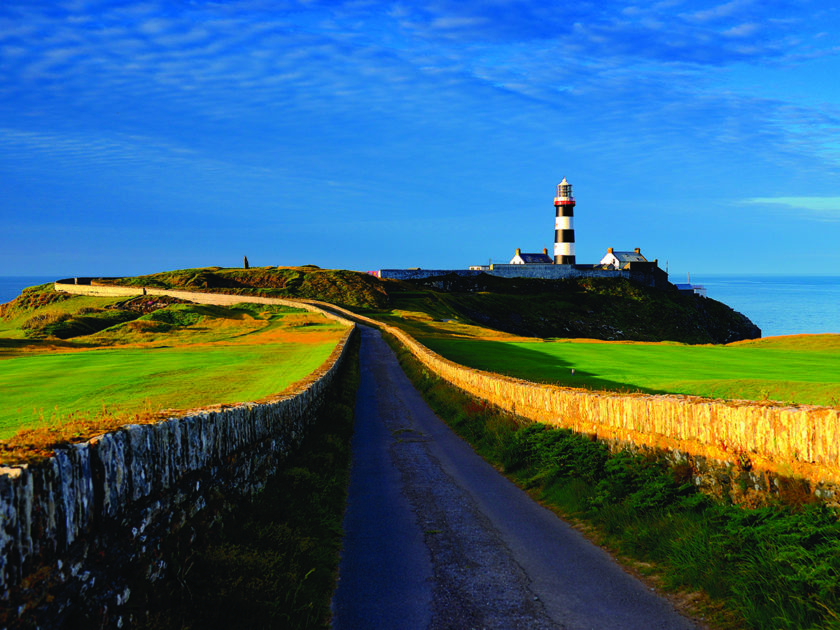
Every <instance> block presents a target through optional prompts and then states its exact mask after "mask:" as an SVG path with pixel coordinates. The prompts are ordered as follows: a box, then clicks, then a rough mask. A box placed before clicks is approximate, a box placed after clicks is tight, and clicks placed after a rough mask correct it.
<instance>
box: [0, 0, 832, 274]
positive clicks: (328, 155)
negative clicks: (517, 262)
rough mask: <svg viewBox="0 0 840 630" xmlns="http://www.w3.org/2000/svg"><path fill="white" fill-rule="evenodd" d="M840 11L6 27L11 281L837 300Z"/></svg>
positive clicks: (506, 5) (554, 9)
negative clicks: (646, 274) (734, 281)
mask: <svg viewBox="0 0 840 630" xmlns="http://www.w3.org/2000/svg"><path fill="white" fill-rule="evenodd" d="M833 4H834V3H828V2H824V1H822V0H820V1H816V0H814V1H811V0H797V1H795V2H793V1H790V2H789V1H780V0H731V1H729V2H721V1H719V0H717V1H689V0H663V1H661V2H645V3H641V2H640V3H633V2H621V1H616V0H593V1H592V2H586V1H580V2H545V0H495V1H487V2H470V1H468V0H467V1H463V0H451V1H450V0H439V1H436V2H427V3H422V2H403V3H401V2H389V3H384V2H368V1H365V0H355V1H348V2H340V1H329V2H327V1H318V0H312V1H300V2H293V1H290V2H283V1H262V0H252V1H251V0H244V1H241V2H198V1H195V2H192V1H177V0H169V1H167V2H146V1H143V2H104V1H94V0H67V1H60V0H59V1H51V2H33V1H31V0H28V1H25V2H18V1H16V0H3V2H2V4H0V213H2V214H0V218H1V219H2V222H1V223H0V225H2V232H0V236H2V247H0V275H40V274H58V275H88V274H97V275H122V274H139V273H149V272H154V271H159V270H165V269H173V268H181V267H194V266H209V265H220V266H238V265H240V264H241V262H242V257H243V256H244V255H247V256H248V258H249V260H250V262H251V264H252V265H295V264H317V265H320V266H322V267H341V268H348V269H359V270H368V269H377V268H383V267H424V268H463V267H466V266H468V265H470V264H476V263H483V262H486V261H487V260H488V259H492V260H493V261H495V262H506V261H507V260H509V259H510V257H511V256H512V255H513V253H514V249H515V248H516V247H521V248H522V249H523V251H539V250H541V249H542V248H543V247H548V248H549V250H550V249H551V248H552V244H553V227H554V208H553V197H554V190H555V186H556V184H557V183H558V182H559V181H560V180H561V179H562V178H563V177H564V176H565V177H567V178H568V179H569V181H570V182H571V183H572V184H573V185H574V194H575V197H576V199H577V208H576V211H575V228H576V240H577V257H578V262H597V261H598V260H600V258H601V257H602V256H603V254H604V253H605V251H606V249H607V247H615V248H616V249H632V248H634V247H640V248H642V252H643V253H644V254H646V255H647V256H648V257H649V258H658V259H659V261H660V265H661V266H662V267H665V266H666V264H667V266H668V268H669V271H670V272H671V273H672V278H673V279H674V280H675V281H679V280H682V279H683V278H684V276H685V273H686V272H691V273H692V277H693V278H694V277H701V278H702V274H704V273H708V274H713V273H819V274H827V273H835V274H836V273H838V265H837V263H836V258H837V255H836V252H835V250H836V248H837V243H838V242H840V8H833V7H832V6H831V5H833Z"/></svg>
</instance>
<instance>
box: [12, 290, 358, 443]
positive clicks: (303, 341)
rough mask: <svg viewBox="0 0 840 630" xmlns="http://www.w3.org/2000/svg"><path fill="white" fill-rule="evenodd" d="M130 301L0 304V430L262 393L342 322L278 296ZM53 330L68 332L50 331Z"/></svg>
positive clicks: (323, 347)
mask: <svg viewBox="0 0 840 630" xmlns="http://www.w3.org/2000/svg"><path fill="white" fill-rule="evenodd" d="M33 295H35V296H36V297H37V298H38V300H40V301H41V302H48V299H50V298H43V296H42V295H41V294H38V295H36V294H35V293H33ZM45 295H47V296H49V295H50V294H49V293H46V294H45ZM34 301H35V298H33V299H32V300H30V302H34ZM141 306H142V305H141ZM132 308H134V309H137V308H138V304H137V301H136V300H135V301H134V303H133V304H127V303H126V302H125V300H122V301H120V300H117V299H113V298H90V297H72V298H69V299H64V300H62V301H58V302H48V303H47V304H46V305H42V306H39V305H37V304H36V305H34V306H33V305H32V304H20V305H17V306H16V308H15V309H7V312H6V313H4V318H3V320H2V321H0V392H2V398H0V439H7V438H9V437H10V436H12V435H13V434H14V433H15V432H17V431H18V430H19V429H21V428H24V427H29V428H31V427H35V426H39V425H40V426H43V425H45V424H53V423H60V422H63V421H65V420H66V419H67V418H68V416H69V415H70V414H79V413H81V414H89V415H96V414H98V413H100V412H101V411H102V410H103V409H107V410H108V411H109V412H110V413H111V414H120V415H124V414H131V413H135V412H138V411H142V410H149V411H157V410H159V409H189V408H194V407H199V406H207V405H213V404H219V403H235V402H243V401H250V400H257V399H260V398H265V397H267V396H270V395H272V394H276V393H279V392H282V391H283V390H285V389H286V388H288V387H289V386H290V385H291V384H293V383H295V382H297V381H299V380H301V379H303V378H305V377H306V376H308V375H309V374H310V373H312V372H313V371H314V370H316V369H317V368H318V367H319V366H320V365H321V364H322V363H323V362H324V361H325V360H326V359H327V358H328V357H329V355H330V353H331V352H332V350H333V349H334V348H335V344H336V342H337V341H338V339H339V338H340V337H341V335H342V334H343V333H344V330H345V329H344V328H343V327H342V326H340V325H338V324H336V323H334V322H332V321H330V320H327V319H326V318H324V317H323V316H320V315H315V314H311V313H307V312H305V311H300V310H297V309H290V308H284V307H274V306H271V307H267V306H263V305H259V306H257V305H240V306H238V307H231V308H222V307H213V306H200V305H194V304H163V305H158V304H155V305H153V306H152V307H151V312H145V311H137V310H134V311H132V310H131V309H132ZM141 313H142V314H141ZM55 314H60V315H61V318H59V319H60V321H56V317H54V315H55ZM125 320H128V321H125ZM33 321H35V322H37V326H35V325H34V324H32V322H33ZM27 322H29V323H28V324H27ZM112 323H113V325H110V326H108V327H107V328H104V329H99V328H101V326H103V325H108V324H112ZM91 330H96V332H93V333H91V332H90V331H91ZM56 331H58V332H60V333H61V334H68V335H73V336H72V337H69V338H66V339H61V338H56V337H55V336H54V332H56ZM47 333H51V334H47Z"/></svg>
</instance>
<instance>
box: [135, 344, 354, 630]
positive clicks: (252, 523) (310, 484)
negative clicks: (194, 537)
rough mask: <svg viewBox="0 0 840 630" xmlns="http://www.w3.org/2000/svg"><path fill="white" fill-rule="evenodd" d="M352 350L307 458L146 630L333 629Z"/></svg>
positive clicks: (230, 530)
mask: <svg viewBox="0 0 840 630" xmlns="http://www.w3.org/2000/svg"><path fill="white" fill-rule="evenodd" d="M350 343H351V347H350V348H348V351H349V352H351V354H350V355H349V357H348V360H347V361H345V363H344V365H343V367H342V368H341V370H342V372H341V373H340V375H339V378H338V381H337V384H336V387H334V389H333V390H332V394H331V396H330V398H329V400H328V401H327V402H326V404H325V405H324V407H323V408H322V410H321V412H320V414H319V418H318V421H317V423H316V424H315V425H314V426H313V428H312V430H311V431H310V432H309V435H308V436H307V438H306V439H305V440H304V443H303V444H302V446H301V448H300V449H299V450H298V451H297V452H296V453H295V454H294V455H292V456H291V457H290V458H289V460H288V461H287V463H286V465H285V466H284V467H283V469H282V470H280V471H278V474H277V476H276V477H275V478H274V479H273V480H271V482H270V483H269V484H268V485H267V486H266V488H265V489H264V490H263V491H262V492H261V493H260V494H259V495H258V497H257V498H256V499H255V500H254V501H253V502H251V503H250V504H248V505H245V506H243V507H242V508H241V509H238V510H237V511H236V512H235V513H234V514H233V515H231V516H230V517H229V518H228V519H227V520H226V522H225V523H224V527H223V531H222V532H221V534H220V535H219V536H217V537H216V539H215V540H214V541H212V542H211V543H210V544H209V546H207V547H206V548H204V549H201V550H199V551H197V552H196V553H195V555H194V556H193V557H192V558H191V559H190V562H189V565H188V567H187V568H186V569H185V570H184V572H183V577H182V581H181V582H180V588H177V589H174V590H173V592H171V593H170V594H168V596H167V599H166V601H164V602H162V603H161V605H160V606H157V607H156V608H155V612H154V614H153V615H152V616H151V618H150V619H149V620H148V621H147V623H146V624H145V625H144V626H143V627H144V628H146V629H147V630H173V629H176V628H177V629H179V630H189V629H192V628H201V629H205V628H209V629H214V628H220V629H224V630H228V629H229V628H289V629H303V628H327V627H329V619H330V599H331V597H332V593H333V590H334V589H335V580H336V576H337V571H338V560H339V550H340V547H341V537H342V529H341V521H342V518H343V514H344V507H345V502H346V497H347V485H348V483H349V472H350V455H351V450H350V449H351V444H350V442H351V436H352V432H353V409H354V406H355V397H356V390H357V388H358V382H359V367H358V349H359V336H358V335H354V336H353V338H352V340H351V342H350Z"/></svg>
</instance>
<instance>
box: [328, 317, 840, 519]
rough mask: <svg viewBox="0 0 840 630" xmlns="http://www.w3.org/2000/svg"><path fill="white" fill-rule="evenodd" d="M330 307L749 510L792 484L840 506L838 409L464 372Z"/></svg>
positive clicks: (471, 386)
mask: <svg viewBox="0 0 840 630" xmlns="http://www.w3.org/2000/svg"><path fill="white" fill-rule="evenodd" d="M331 308H333V309H334V310H336V312H338V313H341V314H343V315H344V316H345V317H348V318H355V319H356V320H357V321H360V322H362V323H366V324H369V325H373V326H377V327H379V328H381V329H383V330H385V331H386V332H388V333H390V334H392V335H393V336H394V337H396V338H397V339H398V340H399V341H400V343H401V344H403V346H405V347H406V348H407V349H408V350H409V351H410V352H411V353H412V354H413V355H414V356H415V357H416V358H417V359H418V360H419V361H420V362H421V363H422V364H423V365H425V366H426V367H427V368H428V369H429V370H430V371H431V372H433V373H435V374H436V375H438V376H440V377H441V378H443V379H444V380H446V381H447V382H449V383H451V384H452V385H454V386H455V387H458V388H459V389H461V390H463V391H465V392H467V393H468V394H471V395H472V396H475V397H476V398H480V399H482V400H486V401H487V402H489V403H491V404H493V405H495V406H497V407H499V408H500V409H503V410H505V411H508V412H511V413H515V414H517V415H519V416H522V417H524V418H527V419H529V420H533V421H535V422H543V423H546V424H550V425H554V426H558V427H563V428H567V429H571V430H573V431H576V432H579V433H584V434H587V435H592V436H594V437H595V438H597V439H599V440H603V441H605V442H609V443H612V444H619V445H632V446H634V447H637V448H641V449H655V450H659V451H665V452H667V453H668V454H670V456H671V457H672V459H674V460H676V461H681V462H688V463H689V464H690V465H691V466H692V467H693V468H694V469H695V473H696V482H697V483H698V484H700V485H705V486H707V487H708V488H709V489H710V490H711V491H713V492H715V493H718V494H721V493H727V494H729V495H730V496H733V495H740V496H733V498H735V499H737V500H742V501H743V502H745V503H750V502H751V501H752V500H753V499H755V497H753V496H752V495H755V494H758V495H760V494H765V493H768V492H769V493H775V492H779V491H780V489H781V490H783V489H784V488H783V487H784V486H785V484H789V482H790V480H791V479H794V480H801V481H802V482H804V483H805V484H806V486H807V489H808V491H811V492H815V493H816V494H817V495H818V496H820V497H822V498H823V499H825V500H827V501H828V502H830V503H838V502H840V501H838V500H839V499H840V487H838V486H840V409H837V408H830V407H818V406H810V405H798V406H788V405H782V404H778V403H762V402H754V401H743V400H742V401H738V400H711V399H707V398H700V397H697V396H680V395H644V394H618V393H611V392H598V391H589V390H583V389H572V388H567V387H558V386H552V385H545V384H538V383H531V382H528V381H522V380H518V379H514V378H510V377H506V376H501V375H498V374H492V373H489V372H482V371H481V370H475V369H472V368H468V367H464V366H462V365H459V364H457V363H454V362H452V361H449V360H447V359H445V358H443V357H441V356H440V355H438V354H436V353H434V352H432V351H431V350H429V349H428V348H426V347H425V346H424V345H422V344H421V343H419V342H418V341H417V340H416V339H414V338H413V337H411V336H410V335H408V334H407V333H405V332H403V331H402V330H400V329H398V328H395V327H393V326H386V325H383V324H381V323H380V322H376V321H374V320H371V319H368V318H363V317H360V316H356V315H354V314H353V313H350V312H349V311H346V310H342V309H338V308H336V307H331ZM756 501H757V499H756Z"/></svg>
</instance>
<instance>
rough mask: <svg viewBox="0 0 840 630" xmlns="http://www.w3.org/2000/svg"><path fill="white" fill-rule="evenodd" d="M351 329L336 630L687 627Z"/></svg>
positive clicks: (384, 350)
mask: <svg viewBox="0 0 840 630" xmlns="http://www.w3.org/2000/svg"><path fill="white" fill-rule="evenodd" d="M360 329H361V332H362V348H361V371H362V377H361V383H360V386H359V393H358V399H357V404H356V431H355V435H354V437H353V457H354V464H353V469H352V473H351V481H350V490H349V497H348V506H347V513H346V515H345V519H344V529H345V539H344V551H343V553H342V557H341V564H340V567H339V583H338V588H337V590H336V593H335V597H334V598H333V627H334V628H336V629H337V630H353V629H365V630H368V629H380V628H381V629H388V630H396V629H401V628H406V629H409V628H411V629H413V628H417V629H421V628H431V629H439V628H440V629H442V628H453V629H458V630H461V629H464V630H466V629H469V628H510V629H518V628H528V629H532V628H533V629H541V628H567V629H574V630H578V629H590V628H591V629H593V630H596V629H597V630H610V629H619V628H620V629H628V630H629V629H639V630H651V629H653V628H662V629H667V630H672V629H673V630H681V629H688V628H694V627H695V626H694V625H693V624H692V623H691V622H690V621H688V620H687V619H686V618H684V617H682V616H680V615H679V614H678V613H677V612H675V611H674V609H673V608H672V607H671V605H670V604H669V603H668V601H667V600H665V599H663V598H660V597H658V596H657V595H656V594H655V593H652V592H651V591H650V590H649V589H648V588H647V587H646V586H645V585H644V584H642V583H641V582H639V581H638V580H636V579H635V578H633V577H631V576H630V575H628V574H627V573H625V572H624V571H623V570H622V569H621V568H620V567H619V566H618V565H617V564H616V563H615V562H614V561H613V560H612V559H611V558H610V557H609V555H607V554H606V553H605V552H604V551H603V550H601V549H599V548H598V547H596V546H594V545H592V544H591V543H589V542H588V541H587V540H586V539H584V538H583V537H582V536H581V535H580V534H579V533H578V532H577V531H575V530H574V529H572V528H571V527H569V526H568V525H567V524H566V523H564V522H563V521H561V520H560V519H558V518H557V517H555V516H554V515H553V514H552V513H551V512H549V511H548V510H546V509H544V508H542V507H540V506H539V505H538V504H536V503H535V502H533V501H532V500H531V499H530V498H529V497H528V496H527V495H526V494H525V493H524V492H522V491H521V490H519V489H518V488H517V487H516V486H514V485H513V484H512V483H510V482H509V481H507V480H506V479H505V478H504V477H502V476H501V475H500V474H498V473H497V472H496V471H495V470H494V469H493V468H492V467H491V466H489V465H488V464H487V463H485V462H484V461H483V460H482V459H481V458H480V457H478V456H477V455H476V454H475V453H474V452H473V451H472V449H471V448H470V447H469V446H468V445H467V444H466V443H465V442H463V441H462V440H461V439H460V438H459V437H457V436H456V435H455V434H454V433H452V431H451V430H450V429H449V428H448V427H447V426H446V425H445V424H444V423H443V422H441V420H440V419H438V418H437V417H436V416H435V415H434V413H433V412H432V411H431V409H429V407H428V406H427V405H426V403H425V402H424V401H423V399H422V398H421V397H420V394H419V393H418V392H417V390H415V389H414V387H413V386H412V385H411V383H410V382H409V381H408V379H407V377H406V376H405V374H404V373H403V372H402V370H401V369H400V367H399V365H398V363H397V361H396V357H395V356H394V354H393V352H392V351H391V349H390V348H389V347H388V346H387V345H386V344H385V343H384V342H383V341H382V339H381V337H380V335H379V333H378V332H377V331H374V330H373V329H370V328H365V327H360Z"/></svg>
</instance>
